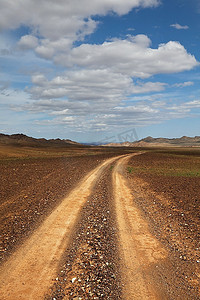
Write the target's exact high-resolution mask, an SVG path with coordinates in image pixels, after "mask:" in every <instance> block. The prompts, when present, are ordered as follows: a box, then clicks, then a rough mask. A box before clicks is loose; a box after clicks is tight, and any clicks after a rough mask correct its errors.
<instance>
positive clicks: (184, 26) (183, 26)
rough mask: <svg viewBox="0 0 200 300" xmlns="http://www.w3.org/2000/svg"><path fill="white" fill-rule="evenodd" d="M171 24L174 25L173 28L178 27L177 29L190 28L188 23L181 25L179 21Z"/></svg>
mask: <svg viewBox="0 0 200 300" xmlns="http://www.w3.org/2000/svg"><path fill="white" fill-rule="evenodd" d="M170 26H171V27H173V28H176V29H178V30H181V29H184V30H186V29H189V26H187V25H180V24H178V23H176V24H171V25H170Z"/></svg>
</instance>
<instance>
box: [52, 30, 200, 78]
mask: <svg viewBox="0 0 200 300" xmlns="http://www.w3.org/2000/svg"><path fill="white" fill-rule="evenodd" d="M150 44H151V40H150V39H149V38H148V37H147V36H145V35H137V36H129V37H128V39H126V40H119V39H118V40H114V41H111V42H104V43H103V44H102V45H90V44H82V45H81V46H79V47H77V48H73V49H72V51H71V52H70V53H69V54H66V55H65V54H63V55H58V56H57V57H56V58H55V61H56V63H60V64H62V65H65V66H68V67H72V66H73V65H77V66H79V67H84V68H86V67H87V68H91V69H99V68H100V69H107V68H109V69H111V70H112V72H115V73H120V74H126V75H128V76H131V77H138V78H148V77H150V76H152V75H154V74H161V73H163V74H165V73H176V72H182V71H186V70H191V69H192V68H194V67H195V66H197V65H199V63H198V62H197V61H196V59H195V57H194V56H192V55H191V54H189V53H187V51H186V49H185V48H184V47H183V46H182V45H181V44H180V43H178V42H173V41H170V42H168V43H167V44H161V45H160V46H159V47H158V49H153V48H150Z"/></svg>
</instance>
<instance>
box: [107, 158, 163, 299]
mask: <svg viewBox="0 0 200 300" xmlns="http://www.w3.org/2000/svg"><path fill="white" fill-rule="evenodd" d="M138 154H141V153H138ZM138 154H134V155H138ZM129 158H130V156H129V157H124V158H121V159H119V160H118V162H117V164H116V166H115V168H114V170H113V186H114V198H115V207H116V216H117V224H118V230H119V254H120V257H121V260H122V261H121V266H122V278H123V279H124V280H123V281H124V291H123V299H127V300H129V299H138V300H141V299H168V297H166V295H163V294H162V289H161V290H159V289H158V285H159V284H158V283H156V282H155V279H154V278H152V276H151V275H150V273H149V269H150V268H151V266H152V265H154V266H155V265H156V264H157V263H159V261H160V260H163V259H165V258H166V256H167V253H166V251H165V250H164V248H163V247H162V245H161V244H160V242H159V241H158V240H157V239H156V238H155V237H154V236H153V235H152V234H151V233H150V231H149V229H148V223H147V222H146V220H144V219H143V217H142V216H141V213H140V211H139V209H138V208H137V207H136V206H135V205H134V202H133V196H132V193H131V190H130V189H129V187H128V186H127V184H126V181H125V179H124V177H123V176H122V174H121V170H122V166H123V165H124V164H125V163H126V162H127V160H128V159H129Z"/></svg>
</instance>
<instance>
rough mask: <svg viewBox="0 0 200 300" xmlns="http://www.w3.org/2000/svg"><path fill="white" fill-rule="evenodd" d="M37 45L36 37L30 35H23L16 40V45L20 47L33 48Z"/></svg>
mask: <svg viewBox="0 0 200 300" xmlns="http://www.w3.org/2000/svg"><path fill="white" fill-rule="evenodd" d="M37 45H38V39H37V38H36V37H35V36H32V35H24V36H22V37H21V39H20V40H19V42H18V46H19V48H21V49H24V50H27V49H34V48H36V47H37Z"/></svg>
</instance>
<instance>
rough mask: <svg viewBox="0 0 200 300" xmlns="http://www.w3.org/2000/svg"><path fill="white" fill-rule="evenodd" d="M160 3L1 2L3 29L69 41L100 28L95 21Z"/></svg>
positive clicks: (84, 0)
mask: <svg viewBox="0 0 200 300" xmlns="http://www.w3.org/2000/svg"><path fill="white" fill-rule="evenodd" d="M158 4H159V1H158V0H123V1H119V0H93V1H90V0H82V1H81V5H80V1H79V0H73V1H63V0H58V1H53V0H24V1H20V2H19V1H7V0H1V10H0V29H1V30H5V29H16V28H18V27H20V26H21V25H25V26H28V27H30V28H31V29H33V31H35V32H36V33H38V35H39V36H42V37H43V38H45V39H47V40H48V41H49V42H51V41H56V40H60V39H61V38H63V37H65V38H67V39H69V42H71V43H72V42H73V41H75V40H77V39H82V38H83V37H84V36H85V35H87V34H90V33H92V32H93V31H94V29H95V28H96V22H95V21H94V20H93V19H92V18H91V16H95V15H106V14H107V13H108V12H113V13H116V14H118V15H123V14H126V13H128V12H129V11H130V10H132V9H133V8H136V7H145V8H146V7H153V6H157V5H158Z"/></svg>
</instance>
